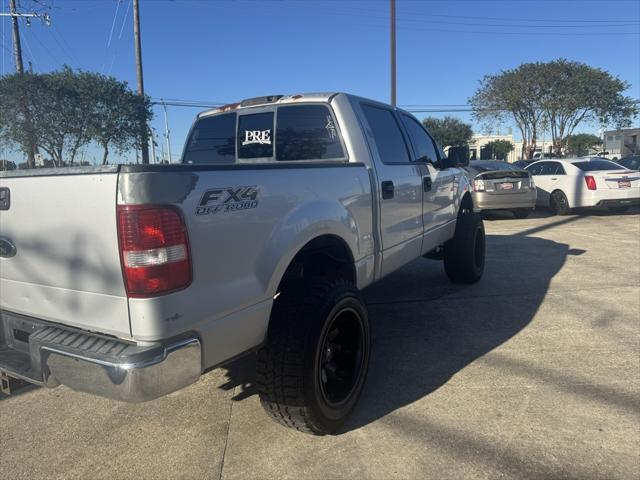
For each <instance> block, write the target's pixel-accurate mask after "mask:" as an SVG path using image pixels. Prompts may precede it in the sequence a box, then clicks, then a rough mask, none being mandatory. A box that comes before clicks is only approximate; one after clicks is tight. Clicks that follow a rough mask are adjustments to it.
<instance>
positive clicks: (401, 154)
mask: <svg viewBox="0 0 640 480" xmlns="http://www.w3.org/2000/svg"><path fill="white" fill-rule="evenodd" d="M362 111H363V112H364V115H365V117H366V118H367V122H368V123H369V127H370V128H371V131H372V133H373V138H374V141H375V143H376V147H377V148H378V154H379V155H380V160H381V161H382V162H383V163H410V162H411V159H410V157H409V152H408V150H407V144H406V143H405V141H404V137H403V136H402V132H401V131H400V126H399V125H398V122H397V121H396V119H395V117H394V115H393V113H392V112H391V111H390V110H387V109H384V108H379V107H374V106H372V105H362Z"/></svg>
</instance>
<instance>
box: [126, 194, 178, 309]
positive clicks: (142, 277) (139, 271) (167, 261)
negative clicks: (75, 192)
mask: <svg viewBox="0 0 640 480" xmlns="http://www.w3.org/2000/svg"><path fill="white" fill-rule="evenodd" d="M117 214H118V239H119V241H120V257H121V260H122V270H123V273H124V280H125V285H126V287H127V294H128V295H129V296H130V297H152V296H155V295H160V294H163V293H168V292H171V291H175V290H179V289H181V288H185V287H186V286H188V285H189V283H191V259H190V258H189V240H188V238H187V229H186V227H185V224H184V221H183V219H182V215H181V214H180V212H179V210H178V209H176V208H174V207H170V206H151V205H120V206H118V208H117Z"/></svg>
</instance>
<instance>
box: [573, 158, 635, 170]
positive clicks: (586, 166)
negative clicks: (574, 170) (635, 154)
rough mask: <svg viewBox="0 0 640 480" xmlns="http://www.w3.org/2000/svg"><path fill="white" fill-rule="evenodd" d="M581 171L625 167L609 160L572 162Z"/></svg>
mask: <svg viewBox="0 0 640 480" xmlns="http://www.w3.org/2000/svg"><path fill="white" fill-rule="evenodd" d="M573 164H574V165H575V166H576V167H578V168H579V169H580V170H582V171H583V172H594V171H597V170H624V169H625V167H622V166H620V165H618V164H617V163H613V162H610V161H609V160H598V159H593V160H585V161H582V162H573Z"/></svg>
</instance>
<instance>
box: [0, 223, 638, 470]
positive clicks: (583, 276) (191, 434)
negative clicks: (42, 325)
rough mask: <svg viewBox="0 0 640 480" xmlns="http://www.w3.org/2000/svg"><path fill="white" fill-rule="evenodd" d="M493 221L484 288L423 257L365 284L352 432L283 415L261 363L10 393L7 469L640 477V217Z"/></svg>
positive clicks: (1, 465) (3, 464)
mask: <svg viewBox="0 0 640 480" xmlns="http://www.w3.org/2000/svg"><path fill="white" fill-rule="evenodd" d="M485 227H486V231H487V235H488V247H487V248H488V251H487V254H488V257H487V269H486V272H485V276H484V278H483V280H482V281H481V282H480V283H479V284H477V285H474V286H469V287H458V286H453V285H451V284H449V283H448V282H447V280H446V277H445V276H444V273H443V271H442V265H441V264H440V263H438V262H434V261H430V260H423V259H420V260H417V261H415V262H413V263H411V264H410V265H408V266H406V267H405V268H403V269H402V270H400V271H398V272H396V273H394V274H392V275H391V276H389V277H388V278H386V279H385V280H383V281H381V282H380V283H378V284H376V285H374V286H372V287H371V288H369V289H368V290H367V291H366V292H365V293H366V298H367V301H368V304H369V310H370V315H371V318H372V322H373V327H374V350H373V357H372V365H371V372H370V375H369V379H368V383H367V385H366V388H365V391H364V394H363V398H362V399H361V402H360V404H359V406H358V408H357V411H356V413H355V415H354V416H353V418H352V420H351V422H350V424H349V426H348V429H347V431H346V432H345V433H344V434H342V435H339V436H335V437H312V436H308V435H303V434H300V433H296V432H293V431H289V430H287V429H284V428H283V427H280V426H279V425H277V424H276V423H275V422H273V421H272V420H270V419H269V418H268V417H267V416H266V415H265V414H264V413H263V412H262V409H261V407H260V403H259V401H258V398H257V396H256V395H255V392H254V390H253V388H252V362H253V358H247V359H244V360H242V361H238V362H236V363H234V364H232V365H230V366H229V367H228V368H222V369H218V370H214V371H212V372H209V373H208V374H206V375H204V376H203V377H202V378H201V380H200V381H199V382H198V383H196V384H195V385H192V386H191V387H188V388H186V389H184V390H182V391H179V392H176V393H174V394H172V395H169V396H168V397H165V398H162V399H159V400H156V401H154V402H150V403H146V404H141V405H129V404H123V403H117V402H114V401H110V400H106V399H102V398H98V397H93V396H90V395H86V394H79V393H74V392H73V391H71V390H69V389H67V388H65V387H60V388H57V389H53V390H46V389H39V388H27V389H23V390H22V391H21V392H20V393H19V394H17V395H15V396H11V397H0V429H1V434H0V476H2V477H3V478H7V479H9V478H10V479H18V478H28V479H39V478H47V479H51V478H81V479H85V478H105V479H121V478H122V479H128V478H135V479H159V478H211V479H219V478H224V479H246V478H291V479H300V478H306V479H315V478H317V479H326V478H354V479H355V478H357V479H362V478H372V479H374V478H375V479H387V478H421V479H431V478H433V479H447V478H451V479H460V478H541V479H542V478H544V479H550V478H554V479H555V478H568V479H591V478H602V479H604V478H606V479H613V478H628V479H637V478H640V211H638V210H635V211H633V212H629V214H626V215H611V214H608V213H590V214H582V215H574V216H569V217H552V216H549V215H547V214H544V213H536V215H534V216H533V217H531V218H529V219H526V220H515V219H512V218H511V217H510V216H508V215H494V216H490V217H489V218H488V219H487V220H486V221H485Z"/></svg>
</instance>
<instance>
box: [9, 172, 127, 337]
mask: <svg viewBox="0 0 640 480" xmlns="http://www.w3.org/2000/svg"><path fill="white" fill-rule="evenodd" d="M117 181H118V173H117V171H113V172H111V173H100V174H78V175H64V174H56V175H46V176H38V175H37V174H36V175H32V176H24V177H0V188H2V189H3V190H4V192H5V193H7V189H8V197H9V202H10V204H9V205H8V208H6V209H5V207H6V205H4V206H2V207H1V208H2V209H1V210H0V243H1V244H2V245H0V246H2V247H3V248H2V249H0V309H2V310H8V311H11V312H15V313H20V314H23V315H28V316H31V317H36V318H40V319H44V320H49V321H52V322H57V323H61V324H66V325H72V326H76V327H79V328H83V329H86V330H92V331H99V332H103V333H109V334H113V335H117V336H120V337H129V336H130V327H129V314H128V307H127V297H126V293H125V290H124V283H123V279H122V271H121V266H120V257H119V251H118V236H117V230H116V187H117ZM8 250H13V251H8Z"/></svg>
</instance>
